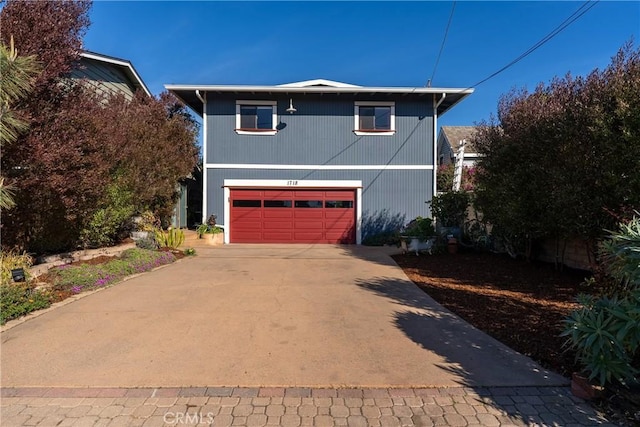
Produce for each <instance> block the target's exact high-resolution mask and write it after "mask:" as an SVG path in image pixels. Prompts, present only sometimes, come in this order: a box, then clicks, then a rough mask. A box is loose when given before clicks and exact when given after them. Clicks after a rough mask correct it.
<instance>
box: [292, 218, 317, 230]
mask: <svg viewBox="0 0 640 427" xmlns="http://www.w3.org/2000/svg"><path fill="white" fill-rule="evenodd" d="M323 224H324V222H323V221H313V220H305V221H295V222H294V223H293V228H294V230H319V231H322V229H323V228H324V227H323Z"/></svg>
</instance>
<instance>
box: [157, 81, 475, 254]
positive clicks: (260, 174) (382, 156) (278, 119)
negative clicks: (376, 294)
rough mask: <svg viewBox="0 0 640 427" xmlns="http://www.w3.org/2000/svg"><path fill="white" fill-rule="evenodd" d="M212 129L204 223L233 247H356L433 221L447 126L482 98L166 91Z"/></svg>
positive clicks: (364, 90)
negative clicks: (447, 116) (211, 221)
mask: <svg viewBox="0 0 640 427" xmlns="http://www.w3.org/2000/svg"><path fill="white" fill-rule="evenodd" d="M165 87H166V88H167V89H168V90H169V91H171V92H173V93H174V94H175V95H176V96H177V97H178V98H180V99H182V100H183V101H184V102H185V104H186V105H188V106H189V107H190V108H191V109H193V110H194V111H195V112H196V113H197V114H199V115H202V122H203V156H204V165H203V166H204V169H203V181H204V185H203V187H204V188H203V216H202V219H203V222H204V221H206V219H207V218H208V217H209V216H210V215H216V217H217V222H218V223H219V224H221V225H223V226H224V229H225V243H357V244H360V243H361V242H362V238H363V234H366V230H368V229H372V228H375V227H371V226H372V225H375V224H370V222H372V221H375V222H384V221H385V217H389V218H391V217H393V218H398V217H400V218H405V219H406V221H407V222H408V221H409V220H411V219H413V218H415V217H416V216H430V208H429V204H428V203H427V202H428V201H430V200H431V197H432V195H433V194H434V193H435V183H436V180H435V173H436V168H437V161H436V156H435V153H436V130H437V120H438V117H439V116H441V115H442V114H444V113H445V112H446V111H448V110H449V109H450V108H451V107H453V106H454V105H455V104H457V103H458V102H460V101H461V100H462V99H464V98H465V97H466V96H468V95H469V94H471V93H472V92H473V90H472V89H445V88H431V87H429V88H426V87H417V88H416V87H364V86H356V85H351V84H345V83H339V82H334V81H328V80H311V81H304V82H299V83H290V84H284V85H278V86H248V85H239V86H230V85H218V86H217V85H166V86H165Z"/></svg>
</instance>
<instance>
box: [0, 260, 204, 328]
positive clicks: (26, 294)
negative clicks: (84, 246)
mask: <svg viewBox="0 0 640 427" xmlns="http://www.w3.org/2000/svg"><path fill="white" fill-rule="evenodd" d="M194 253H195V251H194ZM183 256H184V255H183V254H182V253H174V252H171V251H168V250H164V251H153V250H147V249H140V248H133V249H127V250H126V251H124V252H123V253H122V254H121V255H120V256H119V257H108V256H100V257H97V258H93V259H91V260H86V261H79V262H74V263H71V264H65V265H61V266H58V267H54V268H52V269H50V270H49V271H48V272H47V273H46V274H44V275H42V276H40V277H38V278H37V279H33V280H28V281H26V282H20V283H12V282H11V280H10V279H9V280H5V274H3V280H2V285H1V289H0V324H4V323H6V322H7V321H8V320H11V319H16V318H18V317H20V316H24V315H26V314H29V313H30V312H32V311H35V310H39V309H42V308H47V307H49V306H50V305H51V304H52V303H54V302H58V301H62V300H64V299H66V298H68V297H69V296H72V295H74V294H78V293H80V292H84V291H90V290H94V289H100V288H104V287H106V286H109V285H112V284H114V283H116V282H118V281H120V280H122V279H123V278H125V277H126V276H129V275H132V274H137V273H142V272H145V271H149V270H152V269H154V268H156V267H159V266H161V265H165V264H170V263H172V262H174V261H175V260H176V259H178V258H182V257H183ZM5 264H7V265H9V262H8V261H7V258H6V257H5V255H4V254H3V272H4V270H5V268H4V266H5Z"/></svg>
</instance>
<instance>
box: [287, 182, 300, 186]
mask: <svg viewBox="0 0 640 427" xmlns="http://www.w3.org/2000/svg"><path fill="white" fill-rule="evenodd" d="M295 185H298V181H287V186H295Z"/></svg>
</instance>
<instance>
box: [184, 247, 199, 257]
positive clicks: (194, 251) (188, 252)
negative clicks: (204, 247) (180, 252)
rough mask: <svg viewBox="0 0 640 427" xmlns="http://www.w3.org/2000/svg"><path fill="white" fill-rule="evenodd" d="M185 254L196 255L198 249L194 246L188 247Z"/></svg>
mask: <svg viewBox="0 0 640 427" xmlns="http://www.w3.org/2000/svg"><path fill="white" fill-rule="evenodd" d="M184 254H185V255H186V256H194V255H195V254H196V250H195V249H193V248H187V249H185V250H184Z"/></svg>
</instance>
